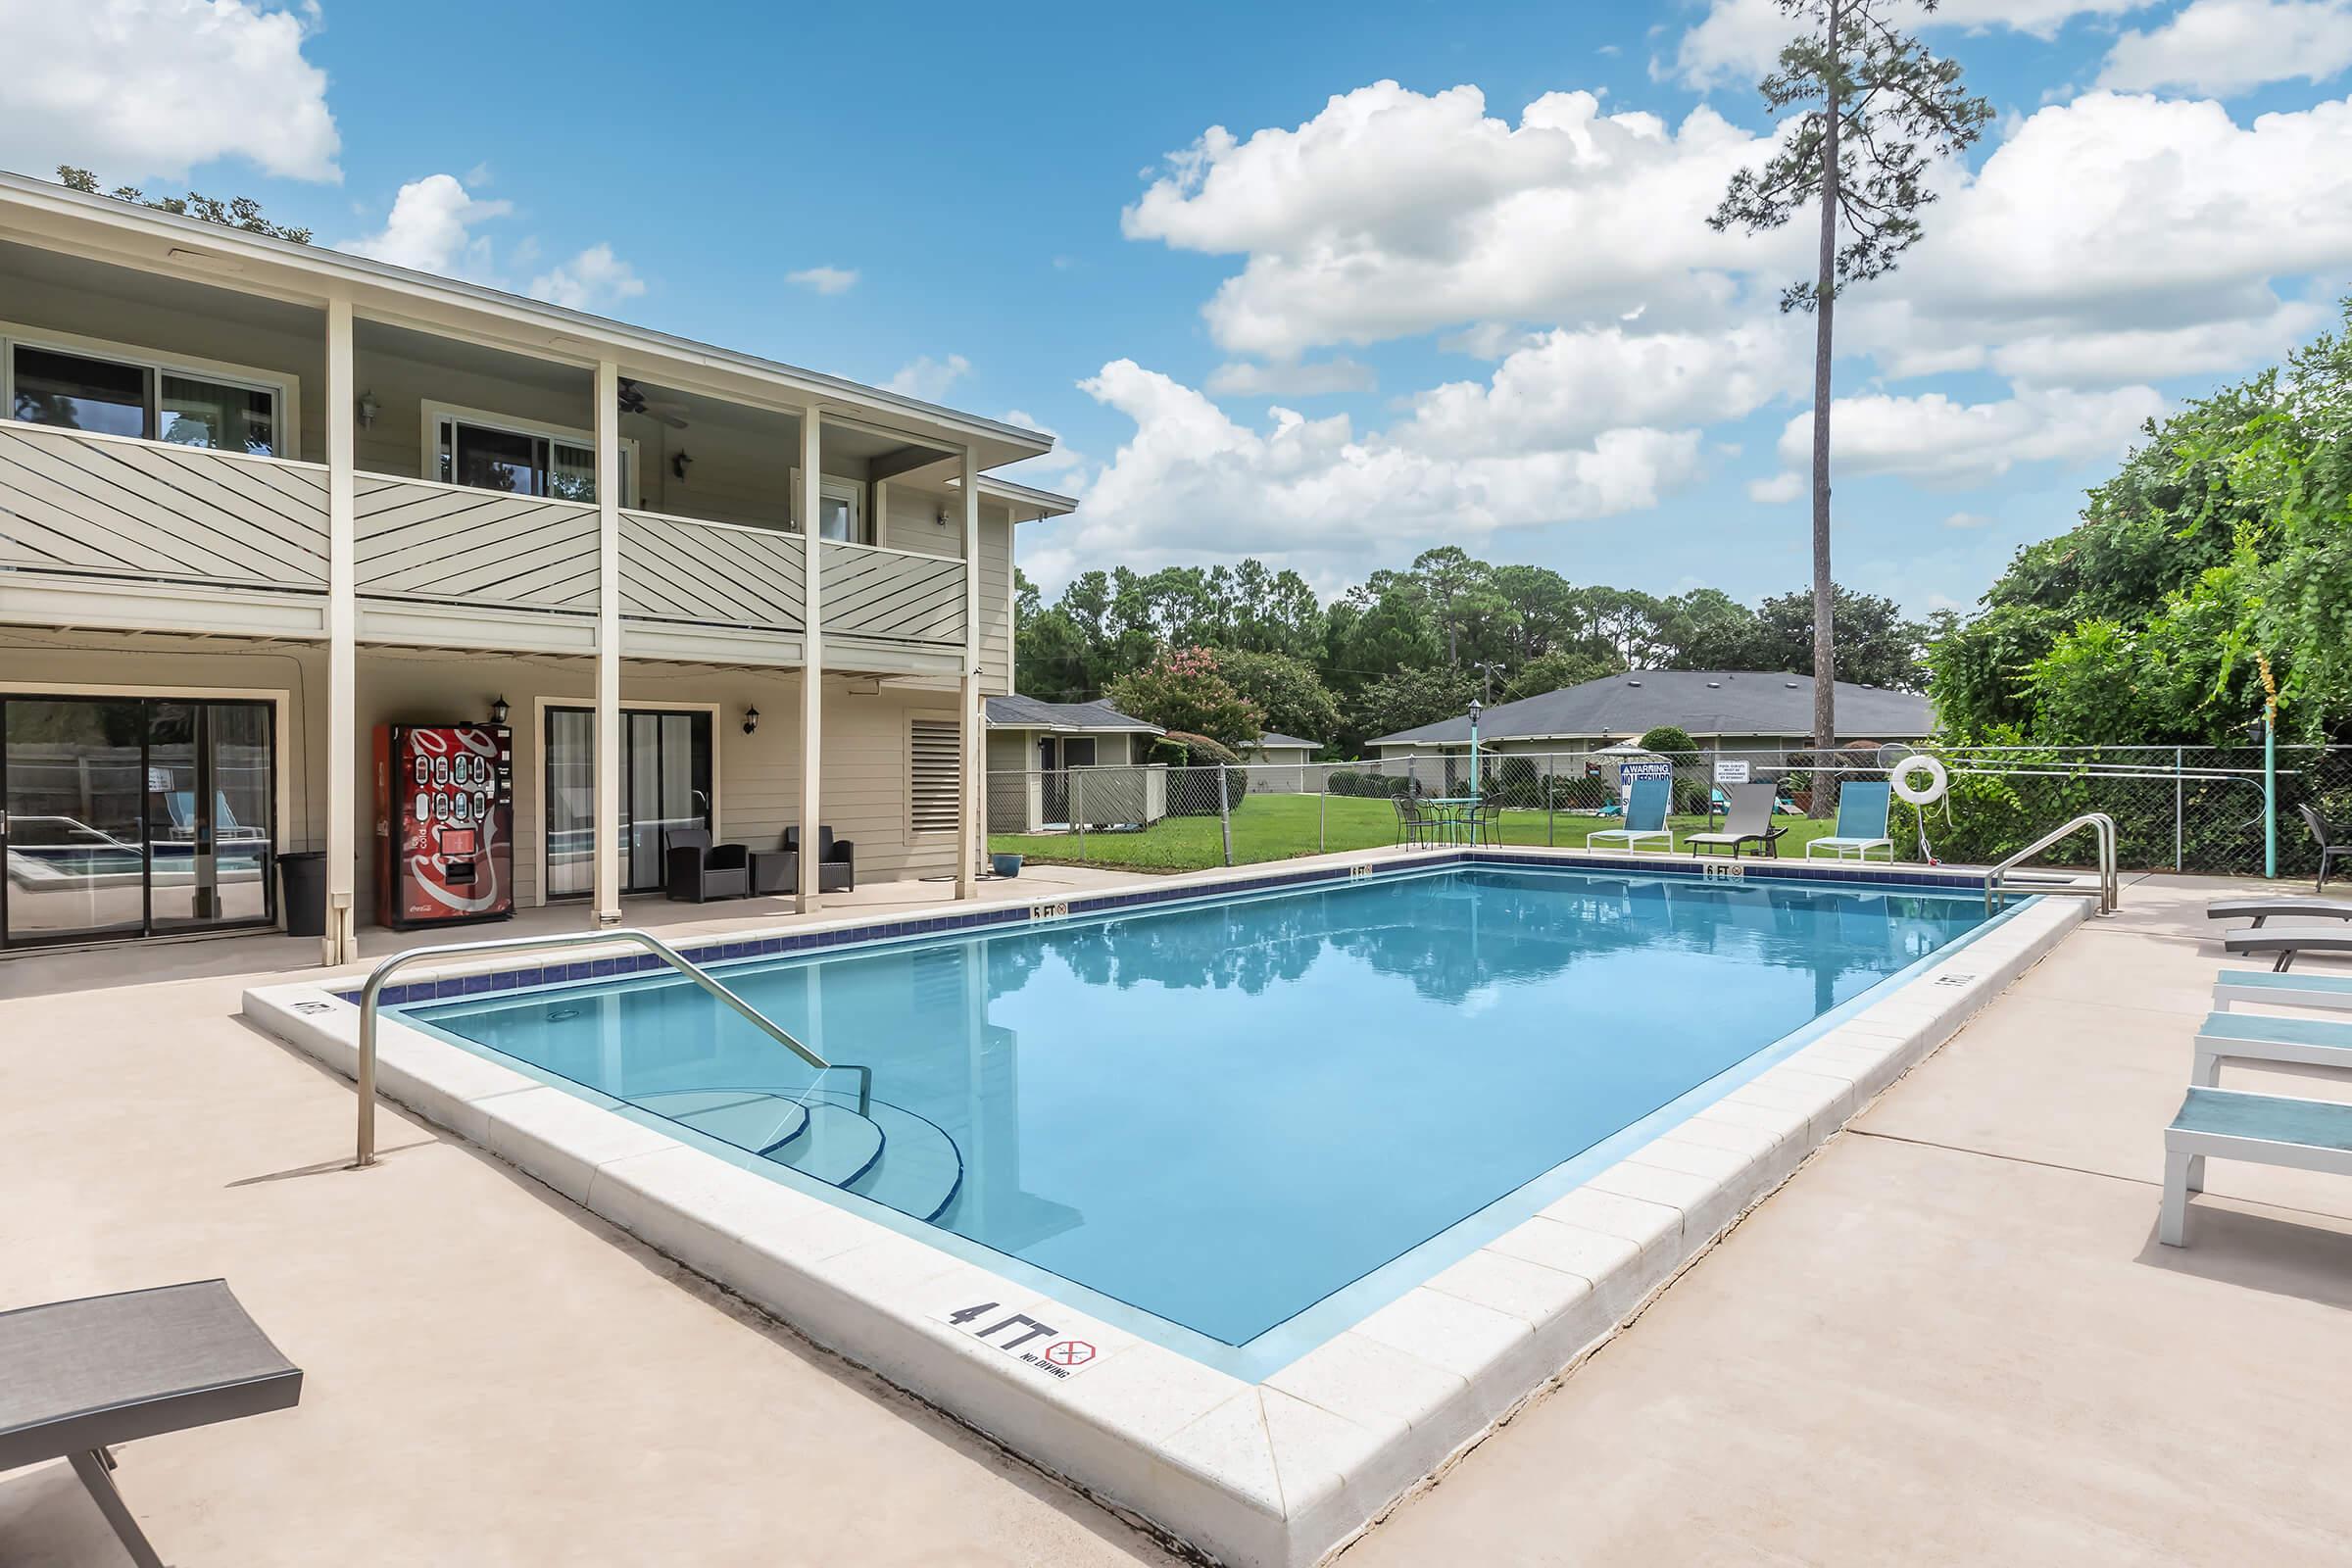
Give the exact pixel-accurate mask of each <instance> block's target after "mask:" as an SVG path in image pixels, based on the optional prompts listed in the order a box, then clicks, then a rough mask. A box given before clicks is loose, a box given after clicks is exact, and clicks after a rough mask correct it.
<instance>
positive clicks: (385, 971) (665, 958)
mask: <svg viewBox="0 0 2352 1568" xmlns="http://www.w3.org/2000/svg"><path fill="white" fill-rule="evenodd" d="M600 942H633V943H635V944H636V945H637V946H638V947H641V948H643V949H645V950H646V951H647V952H648V953H651V954H652V955H654V956H656V957H658V958H660V959H661V960H662V962H664V963H666V964H668V965H669V966H670V967H671V968H673V969H675V970H677V971H678V973H680V974H682V975H684V976H685V977H686V978H687V979H689V980H691V981H693V982H694V983H695V984H696V985H698V986H700V987H702V988H703V989H704V990H705V991H708V992H709V993H711V996H713V997H716V998H717V999H718V1000H719V1001H720V1002H723V1003H725V1004H726V1005H728V1006H730V1007H732V1008H734V1009H735V1010H736V1011H737V1012H739V1013H741V1014H742V1015H743V1018H744V1021H745V1022H747V1023H749V1024H751V1025H752V1027H754V1028H756V1029H758V1030H759V1031H760V1033H762V1034H764V1035H766V1036H767V1037H768V1038H769V1039H771V1040H773V1041H775V1042H776V1044H778V1045H780V1046H782V1047H784V1048H785V1049H786V1050H787V1051H790V1052H791V1053H792V1054H794V1055H796V1056H798V1057H800V1058H801V1059H802V1060H803V1061H805V1062H807V1063H809V1066H811V1067H815V1068H817V1069H819V1070H820V1071H822V1070H826V1069H829V1068H831V1067H832V1065H833V1064H832V1063H831V1062H829V1061H827V1060H826V1059H825V1058H824V1057H822V1056H820V1055H818V1054H816V1053H815V1052H813V1051H810V1050H809V1048H808V1047H807V1046H804V1045H802V1044H801V1043H800V1042H799V1041H798V1040H795V1039H793V1038H792V1036H791V1035H789V1034H787V1033H785V1032H784V1030H783V1029H782V1028H781V1027H780V1026H778V1025H777V1024H776V1023H775V1022H774V1021H773V1020H772V1019H770V1018H769V1017H768V1016H767V1015H766V1014H764V1013H762V1012H761V1011H760V1009H759V1008H757V1007H755V1006H753V1005H751V1004H750V1003H748V1002H746V1001H744V1000H743V999H742V998H741V997H739V996H737V995H736V994H735V993H734V992H732V991H729V990H728V989H727V988H726V987H725V986H723V985H720V984H719V983H718V982H717V981H716V980H715V979H713V978H711V974H710V973H709V971H707V970H705V969H704V968H703V967H702V966H701V965H700V964H697V963H696V962H694V960H693V959H691V958H688V957H687V956H685V955H684V954H682V953H680V952H678V951H677V949H675V948H673V947H671V946H670V945H669V944H668V943H666V942H664V941H662V939H661V938H660V937H657V936H655V935H654V934H653V933H652V932H650V931H639V930H636V929H635V928H633V927H623V928H621V929H618V930H613V931H564V932H560V933H557V934H555V935H553V936H544V937H501V938H499V939H498V940H496V941H492V942H455V943H451V944H450V945H449V946H447V947H439V948H417V949H413V950H412V951H410V952H407V953H395V954H394V955H392V956H390V957H388V958H386V959H384V961H383V962H381V963H379V964H377V965H376V966H375V967H374V968H372V969H370V970H368V983H367V984H366V985H364V986H362V987H361V988H360V1062H359V1072H358V1074H357V1076H358V1079H359V1096H360V1149H359V1157H358V1158H357V1159H356V1160H354V1161H353V1164H354V1165H355V1166H365V1165H372V1164H374V1163H375V1012H376V1003H377V1000H378V998H379V996H380V995H381V993H382V992H383V989H384V982H385V981H387V980H389V979H391V978H392V976H393V974H394V972H395V971H397V970H400V969H404V968H407V967H408V966H409V965H410V964H412V963H420V962H422V961H423V960H425V959H427V958H452V957H462V956H472V955H474V954H479V953H525V952H529V951H531V950H532V949H536V948H579V947H589V946H592V945H594V944H596V943H600ZM862 1070H864V1069H861V1071H862Z"/></svg>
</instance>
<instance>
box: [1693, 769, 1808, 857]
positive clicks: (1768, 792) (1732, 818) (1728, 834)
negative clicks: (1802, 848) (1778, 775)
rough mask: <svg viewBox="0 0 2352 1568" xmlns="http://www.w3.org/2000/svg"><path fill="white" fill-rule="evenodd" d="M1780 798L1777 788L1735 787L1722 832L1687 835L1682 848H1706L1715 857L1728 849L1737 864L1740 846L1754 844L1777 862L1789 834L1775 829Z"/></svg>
mask: <svg viewBox="0 0 2352 1568" xmlns="http://www.w3.org/2000/svg"><path fill="white" fill-rule="evenodd" d="M1780 798H1781V787H1780V786H1779V785H1778V784H1771V783H1760V784H1735V785H1733V786H1732V798H1731V804H1730V805H1729V806H1727V807H1726V808H1725V809H1724V813H1723V827H1722V830H1721V831H1709V832H1705V833H1686V834H1684V835H1683V848H1684V849H1686V850H1687V849H1689V848H1691V846H1692V845H1694V844H1704V845H1706V846H1707V847H1708V849H1709V852H1710V853H1712V851H1713V850H1715V849H1716V848H1718V847H1720V846H1724V845H1729V846H1730V847H1731V851H1732V858H1733V859H1735V860H1737V859H1738V858H1740V846H1741V845H1744V844H1753V845H1755V846H1756V847H1757V848H1758V849H1759V850H1760V851H1762V852H1763V853H1764V854H1765V855H1768V856H1770V857H1772V858H1775V859H1778V858H1780V854H1781V846H1780V839H1781V836H1782V835H1783V834H1785V833H1787V832H1788V831H1789V830H1788V829H1787V828H1785V827H1774V826H1773V825H1772V809H1773V807H1774V805H1775V804H1776V803H1777V802H1778V801H1779V800H1780Z"/></svg>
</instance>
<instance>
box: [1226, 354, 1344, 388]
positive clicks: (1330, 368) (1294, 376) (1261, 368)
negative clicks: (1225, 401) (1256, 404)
mask: <svg viewBox="0 0 2352 1568" xmlns="http://www.w3.org/2000/svg"><path fill="white" fill-rule="evenodd" d="M1378 380H1379V378H1378V377H1377V376H1375V375H1374V374H1373V373H1372V367H1370V366H1369V365H1364V364H1361V363H1359V362H1357V361H1355V360H1351V359H1349V358H1348V357H1347V356H1346V355H1344V354H1343V355H1340V356H1339V357H1337V358H1335V359H1329V360H1323V361H1320V362H1317V363H1313V364H1308V363H1303V362H1299V361H1291V362H1288V363H1285V362H1282V361H1277V362H1275V363H1274V364H1272V365H1251V364H1250V363H1248V362H1247V361H1241V360H1234V361H1229V362H1227V363H1226V364H1224V365H1220V366H1218V367H1217V368H1215V369H1213V370H1211V371H1209V372H1208V390H1209V391H1211V392H1213V393H1215V394H1216V395H1217V396H1219V397H1234V398H1253V397H1296V398H1312V397H1325V396H1328V395H1330V394H1332V393H1334V392H1369V391H1371V390H1372V388H1373V387H1374V386H1375V385H1377V384H1378Z"/></svg>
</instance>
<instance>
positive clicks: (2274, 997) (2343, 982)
mask: <svg viewBox="0 0 2352 1568" xmlns="http://www.w3.org/2000/svg"><path fill="white" fill-rule="evenodd" d="M2238 1002H2259V1003H2263V1004H2266V1005H2272V1006H2281V1007H2324V1008H2328V1009H2331V1010H2337V1011H2346V1012H2352V974H2311V973H2309V972H2305V973H2300V974H2285V973H2280V972H2278V971H2276V970H2271V969H2224V970H2223V971H2222V972H2221V974H2220V975H2219V976H2217V977H2216V978H2215V980H2214V982H2213V1006H2214V1010H2215V1011H2216V1012H2228V1011H2229V1007H2230V1005H2231V1004H2232V1003H2238Z"/></svg>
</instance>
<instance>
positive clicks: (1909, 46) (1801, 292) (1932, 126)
mask: <svg viewBox="0 0 2352 1568" xmlns="http://www.w3.org/2000/svg"><path fill="white" fill-rule="evenodd" d="M1776 3H1777V4H1778V5H1779V6H1780V8H1781V14H1782V15H1783V16H1785V17H1788V18H1790V19H1792V20H1794V21H1796V22H1797V23H1799V24H1800V25H1801V26H1802V28H1803V30H1802V31H1801V32H1800V33H1799V34H1798V35H1797V37H1796V38H1795V39H1793V40H1792V41H1791V42H1790V43H1789V45H1788V46H1787V47H1786V48H1784V49H1783V50H1782V51H1781V62H1780V69H1779V70H1778V71H1776V72H1774V73H1772V74H1771V75H1769V76H1766V77H1765V78H1764V80H1763V82H1762V83H1761V84H1760V88H1761V91H1762V92H1763V94H1764V103H1765V106H1766V107H1767V108H1768V109H1770V110H1771V111H1772V113H1774V114H1776V115H1777V114H1779V113H1780V112H1781V111H1783V110H1785V109H1789V108H1790V107H1792V106H1795V105H1798V104H1805V105H1809V106H1810V107H1808V108H1807V109H1806V110H1805V111H1804V113H1803V114H1802V115H1801V116H1800V117H1799V118H1798V120H1797V122H1796V126H1795V129H1794V130H1793V132H1791V133H1789V134H1787V135H1785V136H1784V137H1783V138H1782V140H1781V144H1780V150H1779V151H1778V152H1776V153H1775V154H1774V155H1773V156H1772V157H1771V158H1770V159H1769V160H1768V161H1767V162H1766V163H1765V165H1764V167H1763V168H1762V169H1761V170H1754V169H1743V170H1740V172H1738V173H1736V174H1734V175H1733V176H1732V180H1731V185H1730V187H1729V188H1728V189H1727V190H1726V191H1725V192H1724V197H1723V203H1722V205H1721V206H1719V207H1717V208H1716V210H1715V212H1714V215H1713V216H1712V217H1710V218H1709V219H1708V220H1707V221H1708V223H1709V224H1710V226H1712V227H1713V228H1715V229H1716V230H1717V231H1718V232H1720V231H1722V230H1724V229H1727V228H1730V227H1732V226H1733V225H1734V224H1737V225H1739V226H1740V228H1743V229H1745V230H1747V231H1748V232H1750V233H1755V232H1760V231H1763V230H1766V229H1775V228H1779V227H1781V226H1782V225H1783V224H1785V223H1787V222H1788V221H1789V220H1790V219H1791V218H1793V217H1795V216H1796V215H1797V214H1798V213H1800V212H1803V211H1805V210H1806V209H1808V208H1811V209H1815V210H1817V212H1818V215H1819V217H1818V224H1819V230H1820V235H1819V247H1818V259H1817V261H1816V264H1815V269H1814V274H1813V277H1812V278H1811V280H1809V281H1806V282H1799V283H1794V284H1791V285H1789V287H1788V288H1787V289H1785V290H1784V291H1783V292H1782V294H1781V309H1782V310H1783V311H1811V312H1812V313H1813V644H1814V650H1815V658H1814V661H1813V739H1814V742H1815V744H1816V745H1820V746H1828V745H1830V744H1832V743H1833V742H1834V741H1835V740H1836V739H1837V736H1838V715H1837V701H1838V699H1837V685H1836V681H1837V675H1838V644H1837V629H1836V614H1835V602H1834V597H1833V590H1834V585H1835V582H1836V579H1835V578H1834V577H1833V576H1832V575H1831V571H1830V410H1831V375H1830V361H1831V354H1832V348H1833V339H1834V335H1835V334H1834V331H1833V324H1834V321H1835V318H1836V312H1837V304H1838V294H1839V293H1840V292H1842V291H1843V290H1844V289H1845V288H1846V287H1847V285H1849V284H1853V283H1863V282H1868V281H1869V280H1870V279H1872V278H1875V277H1880V276H1883V275H1885V274H1886V273H1887V272H1889V271H1891V270H1894V267H1895V264H1896V262H1897V260H1898V259H1899V258H1900V257H1901V256H1902V253H1903V252H1904V251H1906V250H1909V249H1910V248H1911V246H1912V245H1913V244H1915V243H1916V242H1917V241H1918V239H1919V237H1920V235H1921V233H1922V232H1923V229H1922V227H1921V224H1920V220H1919V213H1920V210H1921V209H1922V208H1924V207H1926V206H1927V205H1928V203H1930V202H1932V201H1934V200H1935V199H1936V193H1935V192H1934V191H1932V190H1929V189H1928V188H1927V186H1926V184H1925V183H1924V178H1925V175H1926V173H1927V171H1928V166H1929V163H1930V161H1931V159H1933V158H1936V157H1944V158H1949V157H1952V156H1954V155H1955V154H1957V153H1959V152H1961V151H1962V150H1964V149H1965V148H1967V147H1968V146H1970V145H1971V144H1972V143H1974V142H1975V141H1976V139H1977V138H1978V137H1979V136H1980V135H1982V134H1983V133H1984V129H1985V124H1986V123H1988V122H1990V120H1991V119H1992V105H1990V104H1989V103H1987V102H1985V100H1984V99H1982V98H1972V97H1970V96H1969V95H1968V94H1967V93H1966V92H1965V91H1964V90H1963V89H1962V88H1961V85H1960V66H1959V63H1958V62H1957V61H1952V60H1942V59H1938V58H1937V57H1936V56H1935V55H1933V54H1930V53H1929V52H1928V50H1927V48H1926V46H1925V45H1923V44H1921V43H1920V41H1919V40H1918V39H1917V38H1914V37H1911V36H1909V35H1907V34H1905V33H1901V32H1898V31H1896V30H1895V28H1894V27H1893V25H1891V24H1890V23H1889V22H1888V21H1887V15H1888V13H1890V12H1892V11H1893V10H1894V9H1895V7H1896V4H1897V0H1776ZM1917 4H1918V6H1919V8H1920V9H1921V10H1922V11H1925V12H1933V11H1935V10H1936V0H1917ZM1841 236H1842V237H1841ZM1815 793H1816V796H1817V801H1818V804H1817V806H1816V810H1824V811H1826V810H1827V809H1828V802H1827V800H1826V797H1827V795H1828V794H1829V792H1828V791H1826V790H1825V791H1817V792H1815Z"/></svg>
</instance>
